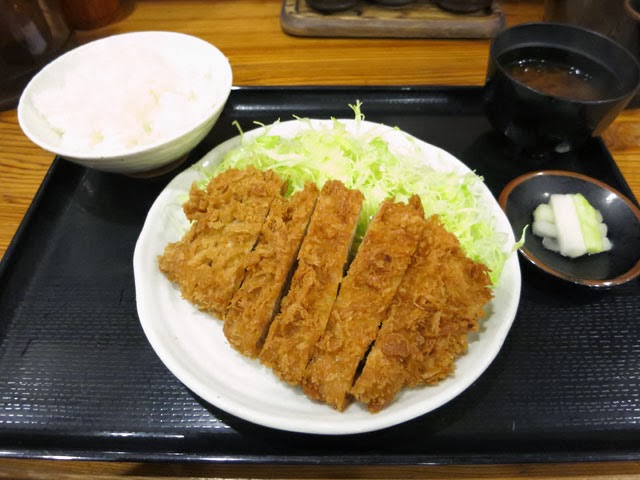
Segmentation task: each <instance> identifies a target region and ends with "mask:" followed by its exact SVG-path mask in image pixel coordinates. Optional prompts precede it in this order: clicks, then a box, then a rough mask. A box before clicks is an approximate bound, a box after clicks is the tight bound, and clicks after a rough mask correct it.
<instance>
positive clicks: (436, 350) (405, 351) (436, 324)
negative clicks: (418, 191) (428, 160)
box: [351, 216, 492, 412]
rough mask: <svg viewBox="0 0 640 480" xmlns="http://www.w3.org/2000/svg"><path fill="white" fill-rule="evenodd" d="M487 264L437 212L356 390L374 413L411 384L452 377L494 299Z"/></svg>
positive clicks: (424, 232) (429, 221)
mask: <svg viewBox="0 0 640 480" xmlns="http://www.w3.org/2000/svg"><path fill="white" fill-rule="evenodd" d="M491 296H492V294H491V290H490V278H489V275H488V270H487V268H486V267H485V266H484V265H482V264H480V263H478V262H473V261H472V260H470V259H469V258H467V256H466V254H465V253H464V252H463V251H462V249H461V248H460V244H459V242H458V239H457V238H456V237H455V236H454V235H453V234H451V233H449V232H448V231H447V230H446V229H445V228H444V226H443V225H442V224H441V222H440V220H439V218H438V217H437V216H432V217H430V218H428V219H426V220H425V221H424V227H423V229H422V236H421V238H420V242H419V244H418V248H417V249H416V252H415V255H414V257H413V259H412V261H411V264H410V265H409V267H408V268H407V271H406V274H405V276H404V278H403V279H402V282H401V284H400V287H399V288H398V291H397V294H396V296H395V297H394V299H393V302H392V304H391V308H390V309H389V313H388V316H387V318H386V319H385V320H384V322H383V324H382V327H381V328H380V333H379V334H378V337H377V339H376V342H375V344H374V345H373V347H372V349H371V351H370V352H369V355H368V356H367V360H366V363H365V365H364V368H363V369H362V372H361V374H360V376H359V377H358V379H357V380H356V382H355V384H354V386H353V388H352V389H351V394H352V395H353V396H354V397H355V398H356V399H357V400H359V401H361V402H363V403H365V404H367V406H368V408H369V410H370V411H372V412H377V411H379V410H381V409H382V408H384V407H386V406H387V405H388V404H389V403H391V401H392V400H393V399H394V397H395V395H396V394H397V393H398V392H399V391H400V390H401V389H402V388H403V387H406V386H415V385H419V384H425V383H434V382H436V381H439V380H442V379H443V378H445V377H446V376H448V375H450V374H451V373H452V372H453V369H454V360H455V358H456V357H457V356H458V355H459V354H461V353H463V352H464V351H465V350H466V348H467V334H468V332H469V331H473V330H477V328H478V319H479V318H480V317H482V316H483V315H484V307H485V304H486V303H487V302H488V301H489V300H490V299H491Z"/></svg>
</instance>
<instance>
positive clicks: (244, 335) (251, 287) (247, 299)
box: [223, 183, 319, 358]
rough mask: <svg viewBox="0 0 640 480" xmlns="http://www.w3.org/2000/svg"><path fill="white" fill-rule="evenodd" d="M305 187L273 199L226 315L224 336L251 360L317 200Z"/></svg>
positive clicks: (315, 192) (314, 189)
mask: <svg viewBox="0 0 640 480" xmlns="http://www.w3.org/2000/svg"><path fill="white" fill-rule="evenodd" d="M318 193H319V191H318V187H316V185H315V184H313V183H308V184H307V185H306V186H305V188H304V190H302V191H299V192H297V193H295V194H294V195H293V196H292V197H291V198H290V199H289V200H287V199H285V198H281V197H277V198H276V199H275V200H274V202H273V204H272V205H271V210H270V211H269V215H268V216H267V219H266V220H265V222H264V225H263V226H262V231H261V233H260V238H259V239H258V243H257V244H256V247H255V249H254V250H253V251H252V252H251V253H250V254H249V257H248V262H247V271H246V274H245V278H244V281H243V282H242V285H241V286H240V288H239V289H238V291H237V292H236V294H235V295H234V296H233V299H232V300H231V305H230V306H229V309H228V310H227V316H226V317H225V320H224V327H223V331H224V334H225V336H226V337H227V340H228V341H229V343H230V344H231V346H232V347H233V348H235V349H236V350H238V351H239V352H240V353H242V354H244V355H247V356H249V357H252V358H255V357H257V356H258V353H260V349H261V348H262V343H263V341H264V338H265V336H266V334H267V331H268V328H269V325H270V324H271V321H272V319H273V316H274V315H275V313H276V311H277V308H278V306H279V302H280V299H281V297H282V295H283V294H284V288H285V287H286V284H287V278H288V275H289V272H290V271H291V269H292V267H293V264H294V262H295V259H296V255H297V253H298V250H299V249H300V244H301V243H302V239H303V238H304V234H305V231H306V229H307V225H308V224H309V219H310V217H311V214H312V212H313V209H314V207H315V204H316V200H317V198H318Z"/></svg>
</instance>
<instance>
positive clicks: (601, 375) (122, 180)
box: [0, 87, 640, 465]
mask: <svg viewBox="0 0 640 480" xmlns="http://www.w3.org/2000/svg"><path fill="white" fill-rule="evenodd" d="M481 93H482V92H481V89H480V88H463V87H461V88H436V87H407V88H401V87H383V88H378V87H365V88H356V87H353V88H352V87H344V88H343V87H323V88H315V87H300V88H275V87H274V88H239V89H235V90H234V91H233V92H232V94H231V97H230V99H229V102H228V104H227V106H226V108H225V110H224V112H223V114H222V116H221V118H220V120H219V121H218V124H217V125H216V127H215V129H214V131H213V132H212V134H211V135H210V136H209V137H208V138H207V139H206V140H205V141H204V142H203V143H202V144H201V145H200V146H199V147H198V148H197V149H196V150H195V151H194V152H193V153H192V155H191V156H190V157H189V158H188V159H187V161H186V163H185V164H184V165H183V167H186V166H187V165H189V164H190V163H192V162H194V161H196V160H198V159H199V158H200V157H201V156H202V155H203V154H204V153H205V152H207V151H208V150H209V149H211V148H212V147H213V146H215V145H216V144H218V143H219V142H221V141H222V140H225V139H227V138H229V137H231V136H233V135H235V134H236V133H237V130H236V127H235V126H233V125H232V122H233V121H238V122H239V123H240V125H241V127H242V128H243V129H244V130H245V131H246V130H249V129H251V128H253V126H254V125H253V122H254V121H259V122H263V123H269V122H272V121H274V120H276V119H278V118H280V119H282V120H288V119H291V116H292V115H294V114H295V115H299V116H309V117H316V118H329V117H331V116H335V117H343V118H352V116H353V112H352V111H351V109H350V108H349V107H348V104H350V103H351V104H352V103H354V102H355V101H356V100H361V101H362V102H363V111H364V113H365V115H366V118H367V120H371V121H379V122H383V123H386V124H390V125H397V126H398V127H400V128H402V129H404V130H406V131H407V132H409V133H411V134H413V135H415V136H417V137H419V138H421V139H423V140H425V141H427V142H430V143H433V144H434V145H437V146H439V147H442V148H444V149H446V150H448V151H450V152H451V153H453V154H454V155H456V156H457V157H458V158H460V159H461V160H462V161H464V162H465V163H467V164H468V165H469V166H470V167H472V168H473V169H475V170H476V171H477V172H478V173H479V174H480V175H482V176H483V177H484V178H485V180H486V182H487V184H488V185H489V187H490V188H491V189H492V191H493V192H494V194H495V195H496V196H497V195H498V193H499V192H500V190H501V189H502V187H503V186H504V185H505V184H506V183H507V182H508V181H509V180H511V179H512V178H514V177H515V176H517V175H519V174H521V173H523V172H526V171H531V170H537V169H541V168H561V169H567V170H574V171H578V172H582V173H585V174H587V175H590V176H592V177H596V178H599V179H601V180H603V181H605V182H607V183H609V184H610V185H612V186H614V187H615V188H617V189H618V190H620V191H621V192H622V193H624V194H626V195H628V196H629V197H631V198H632V194H631V192H630V191H629V188H628V186H627V184H626V183H625V181H624V179H623V178H622V176H621V174H620V172H619V171H618V169H617V167H616V165H615V163H614V162H613V160H612V158H611V156H610V155H609V153H608V152H607V150H606V148H605V146H604V144H603V143H602V142H601V141H600V140H599V139H594V140H592V141H590V143H589V144H587V145H585V147H584V148H583V149H582V150H581V151H578V152H573V153H568V154H563V155H559V156H556V157H555V158H546V159H531V158H527V157H525V156H524V155H520V154H519V153H518V152H517V151H514V150H513V149H511V148H510V147H509V145H507V144H506V143H505V142H504V141H503V140H502V138H501V137H500V136H498V135H497V134H495V133H494V132H492V130H491V128H490V126H489V125H488V123H487V121H486V119H485V118H484V116H483V114H482V102H481ZM176 173H177V171H176V172H173V173H172V174H168V175H165V176H163V177H156V178H153V179H140V178H130V177H125V176H119V175H113V174H106V173H101V172H97V171H91V170H87V169H85V168H82V167H79V166H76V165H74V164H71V163H68V162H66V161H65V160H61V159H56V160H55V162H54V163H53V165H52V167H51V169H50V171H49V173H48V174H47V176H46V178H45V180H44V182H43V184H42V187H41V188H40V190H39V192H38V194H37V196H36V198H35V199H34V202H33V204H32V205H31V207H30V209H29V211H28V213H27V215H26V216H25V219H24V221H23V223H22V225H21V226H20V228H19V231H18V233H17V235H16V237H15V238H14V240H13V242H12V243H11V245H10V247H9V249H8V250H7V252H6V254H5V256H4V258H3V260H2V263H1V264H0V456H11V457H29V458H52V457H58V456H63V457H65V458H78V459H93V460H128V461H134V460H141V461H177V460H181V461H209V462H220V463H235V464H238V463H249V464H251V463H253V464H280V465H284V464H327V465H331V464H334V465H336V464H337V465H339V464H350V465H352V464H367V465H391V464H403V465H419V464H453V463H456V464H484V463H511V462H562V461H595V460H602V461H605V460H630V459H633V460H638V459H640V313H639V312H640V283H639V282H638V281H637V280H636V281H632V282H630V283H628V284H626V285H624V286H622V287H620V288H616V289H613V290H610V291H605V292H597V293H594V292H591V291H586V290H581V289H575V288H573V287H568V286H565V285H562V284H555V283H552V282H550V281H548V279H546V278H541V277H538V276H537V274H536V272H534V271H530V270H528V269H527V268H526V267H525V266H524V265H523V267H524V268H523V289H522V298H521V304H520V308H519V311H518V315H517V317H516V319H515V322H514V325H513V328H512V330H511V332H510V334H509V337H508V338H507V341H506V343H505V345H504V347H503V349H502V351H501V352H500V354H499V355H498V357H497V358H496V360H495V361H494V362H493V364H492V365H491V366H490V367H489V369H488V370H487V371H486V372H485V374H484V375H483V376H481V377H480V379H478V380H477V381H476V382H475V383H474V384H473V385H472V386H471V387H470V388H469V389H467V390H466V391H465V392H464V393H463V394H462V395H460V396H458V397H457V398H456V399H454V400H453V401H451V402H450V403H448V404H446V405H445V406H443V407H441V408H439V409H438V410H436V411H434V412H432V413H430V414H427V415H425V416H423V417H420V418H418V419H415V420H413V421H410V422H407V423H405V424H402V425H398V426H396V427H392V428H389V429H386V430H382V431H378V432H373V433H368V434H359V435H350V436H337V437H336V436H316V435H305V434H294V433H288V432H283V431H277V430H271V429H268V428H264V427H259V426H256V425H253V424H250V423H247V422H245V421H242V420H239V419H237V418H234V417H232V416H230V415H228V414H226V413H225V412H223V411H220V410H218V409H216V408H214V407H212V406H210V405H208V404H207V403H205V402H204V401H202V400H201V399H199V398H197V397H196V396H195V395H193V394H192V393H191V392H190V391H189V390H188V389H186V388H185V387H184V386H183V385H182V384H181V383H180V382H179V381H178V380H177V379H176V378H175V377H174V376H173V375H172V374H171V373H170V372H169V371H168V370H167V369H166V368H165V366H164V365H163V364H162V363H161V361H160V360H159V359H158V357H157V356H156V355H155V353H154V351H153V350H152V349H151V347H150V346H149V344H148V342H147V340H146V338H145V336H144V334H143V332H142V329H141V327H140V324H139V322H138V317H137V314H136V304H135V290H134V284H133V272H132V255H133V250H134V245H135V242H136V240H137V237H138V234H139V232H140V229H141V228H142V224H143V222H144V219H145V216H146V213H147V210H148V209H149V207H150V205H151V204H152V202H153V201H154V199H155V198H156V196H157V195H158V193H159V192H160V191H161V190H162V189H163V187H164V186H165V185H166V183H167V182H168V181H169V180H170V179H171V178H172V176H173V175H175V174H176Z"/></svg>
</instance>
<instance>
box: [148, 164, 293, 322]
mask: <svg viewBox="0 0 640 480" xmlns="http://www.w3.org/2000/svg"><path fill="white" fill-rule="evenodd" d="M284 188H285V184H284V182H283V181H282V180H281V179H280V178H279V177H278V176H277V175H276V174H275V173H273V172H271V171H266V172H262V171H260V170H257V169H255V168H248V169H246V170H236V169H230V170H227V171H225V172H223V173H221V174H219V175H217V176H216V177H215V178H213V179H212V180H211V181H210V182H209V184H208V185H207V188H206V191H204V190H201V189H198V188H197V187H196V186H195V185H193V186H192V187H191V191H190V195H189V200H188V201H187V202H186V203H185V205H184V207H183V208H184V212H185V214H186V215H187V218H189V219H190V220H192V221H193V223H192V225H191V228H190V229H189V231H188V232H187V233H186V234H185V235H184V237H183V238H182V239H181V240H180V241H178V242H175V243H170V244H169V245H167V247H166V248H165V251H164V253H163V254H162V255H161V256H160V257H159V258H158V263H159V266H160V270H161V271H162V272H164V273H165V274H166V275H167V277H168V278H169V280H171V281H173V282H175V283H176V284H177V285H178V286H179V287H180V291H181V293H182V296H183V297H184V298H185V299H187V300H189V301H190V302H192V303H194V304H195V305H197V306H198V308H200V309H201V310H204V311H207V312H210V313H213V314H215V315H217V316H218V318H221V319H222V318H224V314H225V312H226V309H227V306H228V305H229V302H230V301H231V297H232V296H233V294H234V293H235V291H236V290H237V288H238V287H239V286H240V283H241V281H242V279H243V276H244V265H245V259H246V256H247V254H248V253H249V252H250V251H251V249H252V248H253V246H254V245H255V243H256V241H257V239H258V235H259V233H260V229H261V228H262V224H263V223H264V220H265V217H266V216H267V213H268V211H269V208H270V205H271V203H272V201H273V199H274V198H275V197H276V196H278V195H281V194H282V192H283V190H284Z"/></svg>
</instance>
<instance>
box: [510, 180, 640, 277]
mask: <svg viewBox="0 0 640 480" xmlns="http://www.w3.org/2000/svg"><path fill="white" fill-rule="evenodd" d="M553 193H565V194H566V193H581V194H582V195H584V196H585V198H586V199H587V200H588V201H589V203H591V205H593V207H594V208H596V209H597V210H599V211H600V212H601V213H602V216H603V218H604V223H606V224H607V226H608V236H609V239H610V240H611V242H612V244H613V248H612V249H611V250H610V251H608V252H603V253H598V254H594V255H585V256H582V257H579V258H567V257H563V256H562V255H560V254H559V253H555V252H552V251H550V250H547V249H546V248H544V247H543V246H542V240H541V239H540V238H539V237H537V236H535V235H533V233H531V228H530V225H531V223H532V222H533V216H532V214H533V210H534V209H535V208H536V207H537V206H538V205H540V204H541V203H548V202H549V197H550V196H551V194H553ZM498 202H499V203H500V206H501V207H502V209H503V210H504V212H505V213H506V215H507V218H508V219H509V222H510V223H511V226H512V228H513V231H514V233H515V234H516V237H519V236H520V235H521V234H522V232H523V231H524V229H525V227H527V225H529V228H527V230H526V233H525V241H524V245H523V246H522V247H521V248H520V250H519V251H520V254H521V255H522V257H524V258H525V259H526V260H527V261H529V262H530V263H531V264H532V265H533V266H535V267H537V268H538V269H540V270H541V271H543V272H545V273H547V274H549V275H552V276H554V277H556V278H559V279H561V280H564V281H566V282H570V283H572V284H574V285H582V286H585V287H590V288H597V289H606V288H611V287H614V286H616V285H621V284H623V283H626V282H628V281H630V280H632V279H634V278H636V277H637V276H638V275H639V274H640V210H639V209H638V207H637V206H636V205H635V204H634V203H633V202H632V201H631V200H629V199H628V198H626V197H625V196H624V195H622V194H621V193H620V192H618V191H617V190H615V189H613V188H612V187H610V186H608V185H606V184H605V183H603V182H601V181H599V180H596V179H594V178H590V177H587V176H585V175H581V174H579V173H574V172H567V171H561V170H541V171H536V172H531V173H527V174H524V175H521V176H519V177H517V178H515V179H514V180H512V181H511V182H509V184H508V185H507V186H506V187H505V188H504V189H503V190H502V192H501V193H500V196H499V198H498Z"/></svg>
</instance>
